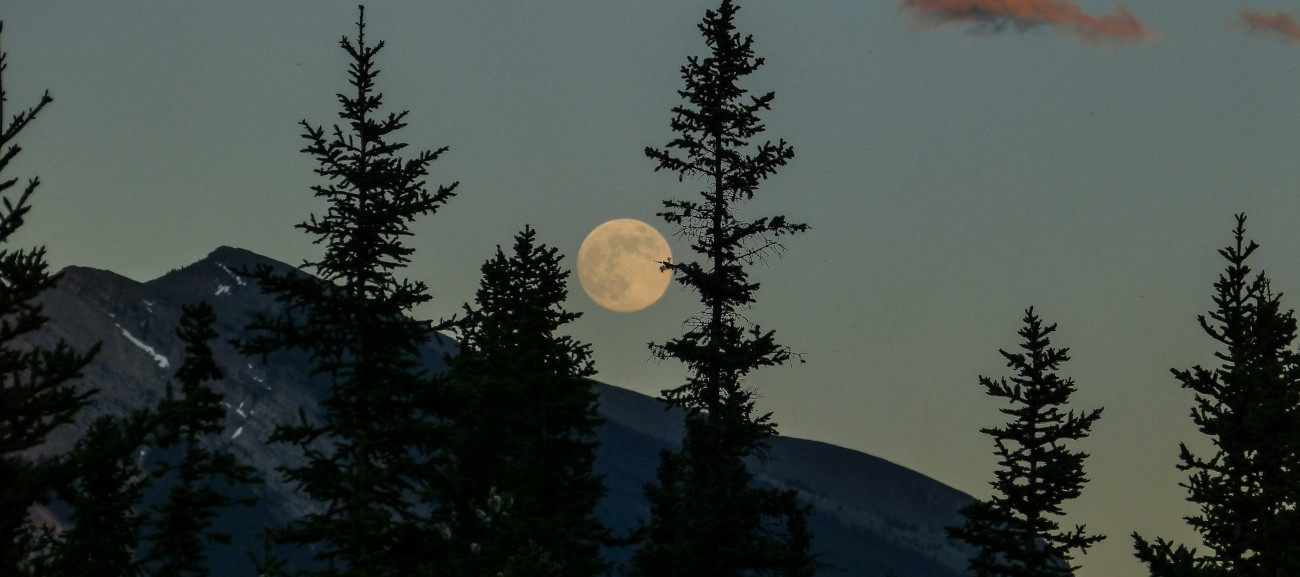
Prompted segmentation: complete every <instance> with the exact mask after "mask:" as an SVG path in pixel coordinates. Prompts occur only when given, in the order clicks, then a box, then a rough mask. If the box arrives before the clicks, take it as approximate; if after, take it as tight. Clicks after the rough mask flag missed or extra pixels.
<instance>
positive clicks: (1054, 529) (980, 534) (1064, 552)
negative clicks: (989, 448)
mask: <svg viewBox="0 0 1300 577" xmlns="http://www.w3.org/2000/svg"><path fill="white" fill-rule="evenodd" d="M1024 323H1025V326H1024V327H1023V328H1021V329H1020V331H1019V334H1020V337H1021V338H1023V339H1024V342H1023V343H1021V345H1020V348H1021V350H1022V351H1023V352H1020V353H1009V352H1007V351H1004V350H999V351H998V352H999V353H1001V354H1002V356H1003V357H1004V358H1005V359H1006V360H1007V366H1008V367H1010V368H1011V369H1013V370H1015V372H1016V375H1015V376H1013V377H1011V379H1010V381H1008V380H1007V379H1006V378H1000V379H997V380H994V379H991V378H988V377H983V376H982V377H980V378H979V383H980V385H981V386H983V387H984V389H985V391H986V392H987V393H988V394H989V395H991V396H994V397H997V398H1000V399H1005V400H1006V402H1007V404H1008V405H1010V406H1009V407H1004V408H1002V409H999V410H1000V411H1001V412H1002V413H1003V414H1004V415H1007V416H1008V417H1010V418H1011V420H1010V421H1008V422H1007V424H1006V425H1005V426H1002V427H993V428H985V429H980V432H982V433H984V434H986V435H989V436H990V437H992V438H993V444H994V446H995V447H996V449H995V450H994V453H995V454H996V455H997V457H998V470H997V471H996V472H995V477H996V480H994V481H992V482H991V483H990V484H991V485H993V490H994V495H993V497H992V498H991V499H989V500H986V501H976V502H974V503H971V504H970V505H968V506H967V507H965V508H964V509H962V511H961V513H962V515H963V516H964V517H965V518H966V521H965V523H963V524H962V525H960V526H957V527H950V528H949V529H948V535H949V536H950V537H953V538H956V539H960V540H962V541H965V542H966V543H968V544H970V545H971V546H973V547H974V548H975V549H976V552H977V553H976V555H975V557H973V558H971V560H970V570H971V572H972V573H973V574H974V575H976V576H977V577H1065V576H1069V575H1073V574H1074V571H1075V569H1077V568H1078V566H1077V565H1073V564H1072V561H1073V558H1074V557H1073V551H1075V550H1078V551H1080V552H1087V550H1088V548H1089V547H1091V546H1092V545H1093V544H1095V543H1097V542H1098V541H1101V540H1102V539H1103V538H1104V537H1103V536H1101V535H1088V534H1086V533H1085V532H1084V527H1083V526H1082V525H1078V526H1076V527H1074V529H1072V530H1061V528H1060V522H1059V521H1058V520H1057V519H1058V518H1059V517H1061V516H1062V515H1064V511H1063V510H1062V508H1061V506H1062V504H1063V503H1064V502H1065V501H1067V500H1070V499H1074V498H1076V497H1078V496H1079V495H1080V494H1081V492H1082V489H1083V486H1084V484H1085V483H1087V481H1088V479H1087V477H1086V476H1084V472H1083V461H1084V460H1085V459H1086V458H1087V457H1088V454H1087V453H1083V452H1080V451H1074V450H1071V449H1070V448H1069V447H1068V446H1067V443H1068V442H1069V441H1078V440H1080V439H1083V438H1086V437H1087V436H1088V433H1089V432H1090V431H1091V429H1092V425H1093V423H1095V422H1096V421H1097V419H1099V418H1100V417H1101V411H1102V410H1101V409H1094V410H1092V411H1088V412H1084V413H1075V412H1074V411H1073V410H1068V411H1066V410H1063V408H1064V407H1065V405H1066V404H1067V403H1068V402H1069V400H1070V395H1071V394H1072V393H1074V391H1075V390H1076V389H1075V386H1074V380H1073V379H1069V378H1061V377H1060V376H1059V375H1057V374H1056V371H1057V370H1058V369H1060V366H1061V364H1062V363H1064V362H1066V361H1068V360H1070V357H1069V349H1057V348H1053V347H1052V346H1051V344H1052V343H1051V339H1050V338H1049V337H1050V335H1051V334H1052V333H1053V332H1055V331H1056V325H1051V326H1046V327H1045V326H1043V323H1042V320H1041V319H1040V318H1039V317H1038V316H1037V315H1035V314H1034V309H1033V308H1032V307H1031V308H1029V309H1028V310H1027V311H1025V318H1024Z"/></svg>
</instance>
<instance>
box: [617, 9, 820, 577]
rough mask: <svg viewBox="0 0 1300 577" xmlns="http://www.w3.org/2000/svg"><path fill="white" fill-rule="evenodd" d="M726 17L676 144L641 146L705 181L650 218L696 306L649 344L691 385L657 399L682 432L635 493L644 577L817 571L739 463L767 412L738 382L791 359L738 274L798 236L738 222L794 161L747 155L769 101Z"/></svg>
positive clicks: (791, 514) (801, 519)
mask: <svg viewBox="0 0 1300 577" xmlns="http://www.w3.org/2000/svg"><path fill="white" fill-rule="evenodd" d="M736 11H737V7H736V6H735V4H734V3H733V2H731V0H723V2H722V4H721V5H720V7H719V8H718V9H717V10H716V11H715V10H709V11H707V12H706V13H705V17H704V20H703V22H702V23H701V24H700V25H699V29H700V31H701V32H702V33H703V35H704V39H705V43H706V45H707V46H708V48H709V50H710V53H709V55H708V56H706V57H704V58H700V57H690V58H688V59H687V63H686V65H685V66H683V67H682V69H681V70H682V78H683V79H684V80H685V82H686V87H685V89H684V90H682V91H680V92H679V94H680V95H681V96H682V98H683V99H685V101H686V102H685V103H684V104H682V105H680V106H677V107H675V108H673V113H674V117H673V119H672V123H671V125H672V129H673V131H675V132H676V133H677V137H676V138H674V139H673V140H672V141H671V142H669V143H668V145H667V146H666V147H665V148H663V149H656V148H647V149H646V155H647V156H648V157H649V158H651V159H653V160H654V161H656V162H657V163H658V164H657V166H656V170H670V171H673V172H676V173H677V174H678V180H679V181H685V180H686V178H687V177H690V179H691V180H692V181H693V182H694V181H697V180H698V181H703V182H704V183H705V188H704V190H701V191H700V192H699V195H700V196H699V198H698V199H696V200H677V199H670V200H667V201H664V207H665V208H666V210H665V211H664V212H662V213H660V216H661V217H663V218H664V219H665V220H666V221H668V222H669V223H671V224H674V225H677V226H678V227H679V233H680V234H682V235H683V236H685V237H687V238H689V239H691V248H692V249H693V250H694V251H695V252H696V253H697V254H698V255H699V257H700V260H698V261H686V262H674V263H664V266H665V267H666V268H667V269H668V270H670V271H672V272H673V274H674V277H675V278H676V279H677V280H678V282H680V283H682V284H683V285H685V286H686V287H688V288H689V289H691V290H693V291H695V292H696V293H697V294H698V295H699V297H700V301H701V303H702V305H703V310H702V311H701V312H700V313H699V314H698V315H696V316H694V317H692V318H691V319H689V320H688V322H687V330H686V332H685V334H683V335H682V336H681V337H678V338H676V339H673V340H670V341H668V342H667V343H664V344H661V345H652V350H653V352H654V354H655V355H656V356H658V357H660V358H673V359H677V360H679V361H681V362H682V363H684V364H686V366H687V368H688V370H689V371H690V375H689V377H688V378H687V381H686V383H685V384H683V385H681V386H679V387H676V388H674V389H671V390H667V391H664V393H663V397H664V398H665V399H666V400H667V401H668V402H669V403H671V404H673V405H675V406H678V407H681V408H683V409H685V410H686V432H685V436H684V438H683V440H682V447H681V449H680V451H678V452H665V453H664V454H663V455H662V459H661V463H660V466H659V471H658V477H657V480H656V481H655V482H654V483H652V484H651V485H649V486H648V487H647V496H648V497H649V500H650V507H651V510H650V519H649V521H648V522H647V523H646V525H645V526H644V527H642V530H641V533H642V536H643V537H644V543H643V545H642V547H641V548H640V549H639V550H637V551H636V552H635V553H634V555H633V559H632V565H633V570H634V572H635V573H636V574H638V575H643V576H647V577H651V576H654V577H657V576H668V575H673V576H694V575H699V576H705V575H707V576H710V577H720V576H721V577H726V576H733V575H734V576H739V575H780V576H796V575H798V576H802V575H811V574H812V573H813V571H814V570H815V567H816V564H815V561H814V559H813V558H812V556H811V555H810V552H809V547H810V544H811V534H810V532H809V530H808V527H807V521H806V516H807V508H806V507H805V506H803V505H801V504H800V503H799V501H798V498H797V495H796V494H795V493H794V492H793V491H779V490H774V489H763V488H758V487H754V486H751V484H752V483H751V482H752V480H753V475H752V474H751V473H750V471H749V469H748V466H747V465H746V462H745V459H746V458H748V457H750V456H761V455H762V454H763V451H764V450H765V448H766V443H767V441H768V440H769V439H770V438H771V437H773V436H775V435H776V424H775V423H774V422H772V420H771V415H770V414H758V413H756V412H755V408H754V392H753V391H752V390H751V389H749V388H747V387H746V385H745V377H746V376H747V375H748V374H749V373H751V372H752V371H754V370H756V369H759V368H762V367H767V366H774V365H780V364H783V363H785V362H787V361H789V360H791V358H792V356H793V355H792V353H791V351H790V349H789V348H787V347H785V346H782V345H779V344H777V343H776V340H775V336H774V333H773V332H772V331H764V330H762V329H761V328H760V327H759V326H757V325H751V324H749V323H748V321H747V320H746V319H745V317H744V316H743V315H742V311H743V310H745V309H748V308H750V307H752V305H753V304H754V303H755V297H754V294H755V292H756V291H757V290H758V288H759V287H758V283H755V282H753V281H751V280H750V279H749V275H748V273H747V271H746V268H745V267H746V266H748V265H752V264H753V263H755V262H756V261H763V260H764V259H766V258H769V257H774V256H779V255H780V253H781V252H782V250H783V249H784V248H785V247H784V245H782V244H781V237H783V236H785V235H788V234H793V233H798V232H803V231H805V230H807V229H808V226H807V225H805V224H796V223H793V222H789V221H787V220H786V218H785V217H784V216H772V217H762V218H758V219H755V220H741V219H739V218H738V217H737V215H736V209H737V208H738V205H741V204H744V203H745V202H747V201H749V200H750V199H752V198H753V197H754V193H755V192H756V191H757V189H758V186H759V184H760V183H761V182H762V181H764V180H766V179H767V178H768V177H769V176H771V175H773V174H774V173H775V172H776V171H777V169H778V168H780V167H781V166H784V165H785V164H786V161H788V160H789V159H791V158H793V157H794V150H793V149H792V148H791V147H790V146H789V145H787V144H786V142H785V141H784V140H780V141H778V142H776V143H773V142H771V141H767V142H765V143H763V144H762V145H758V146H755V147H753V148H752V149H751V147H750V140H751V139H753V138H754V137H756V136H757V135H758V134H760V133H761V132H763V130H764V126H763V124H762V122H761V121H760V120H759V118H758V113H759V111H762V110H768V109H770V106H771V103H772V100H773V99H774V98H775V96H774V94H773V93H771V92H768V93H766V94H763V95H761V96H747V91H746V90H745V89H744V88H742V87H741V86H740V85H739V84H738V83H739V81H740V80H741V79H742V78H744V77H745V76H746V75H748V74H750V73H751V72H753V71H754V70H756V69H757V68H758V67H759V66H761V65H762V64H763V59H761V58H755V57H754V52H753V48H752V38H751V37H750V36H741V35H740V34H739V33H737V32H736V31H735V24H734V17H735V14H736Z"/></svg>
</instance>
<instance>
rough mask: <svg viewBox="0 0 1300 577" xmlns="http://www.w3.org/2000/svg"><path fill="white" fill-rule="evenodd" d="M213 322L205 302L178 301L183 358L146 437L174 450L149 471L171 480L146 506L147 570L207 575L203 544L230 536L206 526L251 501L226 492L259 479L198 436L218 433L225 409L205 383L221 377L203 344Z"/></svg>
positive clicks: (172, 576) (156, 574) (165, 576)
mask: <svg viewBox="0 0 1300 577" xmlns="http://www.w3.org/2000/svg"><path fill="white" fill-rule="evenodd" d="M215 322H216V314H215V313H214V312H213V310H212V306H211V305H209V304H208V303H207V302H205V301H200V302H198V303H196V304H193V305H187V306H185V307H184V308H183V313H182V315H181V326H180V328H178V329H177V330H176V334H177V336H179V337H180V339H181V342H183V343H185V361H184V362H183V363H182V364H181V366H180V368H179V369H177V371H176V380H177V381H179V384H180V388H179V391H178V390H177V387H176V386H175V385H174V384H172V383H168V385H167V389H166V392H165V396H164V398H163V400H162V402H161V403H159V406H158V411H157V417H156V430H155V433H154V439H153V443H152V444H153V445H154V447H155V448H156V450H158V451H160V452H163V453H164V454H175V455H176V456H175V457H169V458H170V459H172V460H163V461H161V462H160V463H159V465H158V466H157V467H155V469H154V471H153V472H152V477H153V479H154V480H153V482H154V483H162V482H166V483H168V484H170V487H169V488H168V490H167V499H166V501H164V502H163V503H161V504H159V505H156V506H154V507H153V511H152V513H153V515H152V516H151V518H150V519H149V521H147V522H146V524H145V530H144V535H143V536H144V538H145V551H144V558H143V562H144V564H145V567H146V568H147V569H148V570H149V573H150V575H152V576H153V577H204V576H206V575H208V564H207V562H208V559H209V557H210V555H209V548H210V547H211V546H212V545H216V544H228V543H230V538H231V536H230V534H228V533H223V532H220V531H216V530H214V529H213V523H214V521H215V520H216V518H217V515H218V514H220V512H221V510H222V509H225V508H227V507H231V506H235V505H251V504H252V503H253V501H254V499H253V498H252V497H247V496H246V497H242V498H239V497H233V496H231V495H230V494H229V493H228V492H229V491H231V490H232V489H233V490H238V489H239V487H240V486H247V485H251V484H253V483H257V482H260V479H259V478H258V476H257V474H256V473H255V472H254V470H253V469H252V467H249V466H248V465H245V464H242V463H240V462H239V460H238V459H237V458H236V457H235V455H234V454H233V453H231V452H230V451H228V450H220V449H211V448H209V447H208V446H206V445H205V444H204V443H203V441H204V440H205V439H210V438H212V437H214V436H216V435H219V434H220V433H221V431H222V428H223V426H222V422H223V421H224V420H225V416H226V409H225V407H224V406H223V404H222V401H223V399H224V397H223V396H222V395H221V393H218V392H216V391H215V390H213V389H212V387H211V386H210V385H209V383H211V382H214V381H219V380H221V379H222V378H223V375H222V372H221V368H220V367H218V366H217V364H216V361H215V360H214V359H213V358H212V349H211V348H210V345H209V343H210V342H211V341H212V340H213V339H215V338H217V333H216V331H215V330H214V329H213V327H212V325H213V323H215ZM173 460H174V461H175V462H173Z"/></svg>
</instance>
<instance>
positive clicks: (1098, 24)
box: [898, 0, 1151, 42]
mask: <svg viewBox="0 0 1300 577" xmlns="http://www.w3.org/2000/svg"><path fill="white" fill-rule="evenodd" d="M898 11H899V12H911V13H912V14H913V15H914V16H915V17H916V18H917V19H918V20H920V21H922V22H923V23H925V24H928V25H931V26H936V27H937V26H946V25H949V24H971V25H973V26H974V27H975V30H976V31H978V32H1000V31H1002V30H1005V29H1007V28H1009V27H1013V28H1017V29H1020V30H1025V29H1029V28H1033V27H1036V26H1056V27H1060V28H1063V29H1066V30H1069V31H1071V32H1074V33H1075V34H1078V35H1079V37H1081V38H1083V39H1084V40H1086V41H1088V42H1101V41H1105V40H1119V41H1128V42H1140V41H1142V40H1146V39H1148V38H1150V37H1151V31H1150V30H1148V29H1147V27H1146V26H1144V25H1143V24H1142V21H1140V20H1138V19H1137V17H1136V16H1134V15H1133V13H1132V12H1129V11H1128V9H1127V8H1125V7H1123V6H1120V7H1119V8H1118V9H1117V10H1116V11H1115V12H1113V13H1110V14H1101V15H1098V16H1093V15H1090V14H1088V13H1087V12H1084V11H1083V8H1080V7H1079V6H1078V5H1077V4H1075V3H1073V2H1070V1H1069V0H899V7H898Z"/></svg>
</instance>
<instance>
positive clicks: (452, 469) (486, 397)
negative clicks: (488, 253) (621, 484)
mask: <svg viewBox="0 0 1300 577" xmlns="http://www.w3.org/2000/svg"><path fill="white" fill-rule="evenodd" d="M536 236H537V232H536V231H535V230H533V229H531V228H529V227H525V228H524V230H523V231H522V232H520V233H519V234H518V235H516V236H515V244H514V247H513V250H512V252H511V254H510V256H507V255H506V253H505V252H503V251H502V250H501V247H499V246H498V247H497V252H496V256H495V257H493V258H492V259H490V260H488V261H487V262H486V263H484V265H483V267H482V271H483V277H482V280H481V281H480V283H479V288H478V291H477V293H476V298H475V305H476V306H474V307H471V306H470V305H468V304H466V305H465V306H464V309H465V314H464V316H463V317H462V318H461V320H460V321H459V322H458V325H457V326H458V334H459V337H460V339H459V340H460V352H459V353H458V355H457V356H456V357H455V358H454V359H453V360H452V364H451V370H450V372H449V374H448V377H447V382H448V383H449V384H448V388H449V389H450V391H449V392H448V396H449V397H451V398H452V399H455V400H454V401H453V403H454V404H455V406H456V407H457V411H456V416H455V417H454V418H453V422H454V427H453V428H454V430H455V431H456V435H455V437H454V438H455V439H456V441H455V442H454V443H453V444H452V448H451V451H450V453H451V457H452V462H451V463H450V466H449V467H448V468H447V472H446V474H447V475H448V476H449V477H450V478H451V479H452V482H451V484H450V489H449V494H448V503H447V511H446V512H447V513H448V527H449V529H450V535H451V538H450V540H451V541H452V543H453V544H452V546H451V547H450V550H451V552H452V554H453V555H454V566H455V568H456V569H455V570H454V571H452V573H453V574H456V575H462V576H483V577H495V576H496V575H499V574H500V575H521V576H522V575H537V576H541V575H554V576H557V577H559V576H564V577H590V576H594V575H599V574H602V573H604V572H605V571H606V569H607V563H606V562H605V561H604V560H603V559H602V558H601V551H600V547H601V545H602V544H604V543H607V542H609V541H610V540H611V539H610V534H609V531H608V529H606V528H605V527H604V526H603V525H602V524H601V522H600V521H599V520H598V519H597V518H596V516H595V514H594V510H595V508H596V505H597V503H599V501H600V499H601V498H602V497H603V496H604V493H605V489H604V484H603V478H602V477H601V476H599V475H597V474H595V473H593V472H592V466H593V464H594V463H595V460H596V455H595V449H596V446H597V442H596V438H595V436H596V427H597V426H598V425H599V424H600V422H601V419H600V417H599V416H598V415H597V413H596V394H595V392H594V391H593V390H592V383H591V381H590V380H589V379H588V377H590V376H592V375H594V374H595V372H596V370H595V368H594V364H593V362H592V359H591V347H590V345H586V344H582V343H579V342H577V341H575V340H574V339H573V338H572V337H570V336H566V335H561V334H559V331H560V330H561V329H562V328H564V326H565V325H566V324H568V323H571V322H573V321H574V320H577V319H578V318H579V317H580V316H581V313H574V312H569V311H566V310H564V308H563V303H564V300H565V299H566V298H567V296H568V289H567V287H566V284H565V282H566V279H567V278H568V276H569V271H567V270H564V269H562V268H561V266H560V260H561V259H562V258H563V257H562V255H560V254H559V251H558V250H557V249H555V248H552V247H547V246H546V245H544V244H538V243H537V240H536ZM493 509H495V510H493ZM480 512H483V513H480ZM484 513H495V514H492V515H490V516H489V515H486V514H484Z"/></svg>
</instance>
